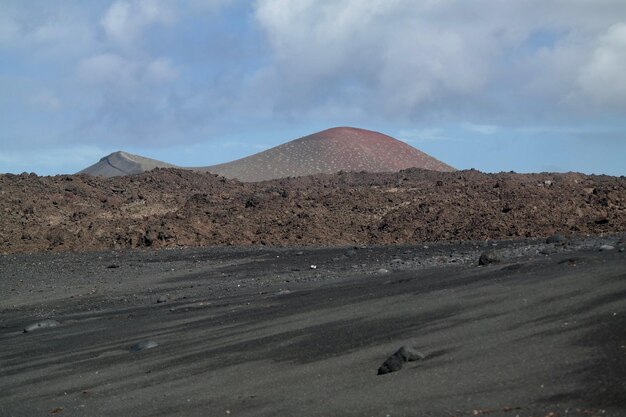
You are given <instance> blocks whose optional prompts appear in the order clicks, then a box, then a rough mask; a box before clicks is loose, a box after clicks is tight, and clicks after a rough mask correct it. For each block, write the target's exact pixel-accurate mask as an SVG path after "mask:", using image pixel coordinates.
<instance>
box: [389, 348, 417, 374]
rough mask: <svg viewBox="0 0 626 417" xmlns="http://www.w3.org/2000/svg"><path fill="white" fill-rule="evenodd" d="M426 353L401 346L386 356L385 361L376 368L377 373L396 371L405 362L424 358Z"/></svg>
mask: <svg viewBox="0 0 626 417" xmlns="http://www.w3.org/2000/svg"><path fill="white" fill-rule="evenodd" d="M425 358H426V355H424V354H422V353H420V352H417V351H416V350H414V349H412V348H410V347H407V346H402V347H401V348H400V349H398V350H397V351H396V352H395V353H394V354H393V355H391V356H390V357H388V358H387V360H386V361H385V362H383V364H382V365H381V366H380V368H378V375H384V374H388V373H391V372H396V371H399V370H400V369H402V366H403V365H404V363H405V362H412V361H418V360H422V359H425Z"/></svg>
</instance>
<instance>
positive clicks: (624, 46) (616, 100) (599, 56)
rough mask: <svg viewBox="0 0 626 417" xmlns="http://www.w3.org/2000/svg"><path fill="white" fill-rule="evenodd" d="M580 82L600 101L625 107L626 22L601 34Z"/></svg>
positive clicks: (583, 89)
mask: <svg viewBox="0 0 626 417" xmlns="http://www.w3.org/2000/svg"><path fill="white" fill-rule="evenodd" d="M578 82H579V83H580V87H581V88H582V91H583V92H584V93H585V94H586V95H587V96H588V97H590V98H591V99H592V100H594V102H596V103H597V104H600V105H609V106H618V107H621V108H624V109H626V23H619V24H615V25H613V26H611V27H610V28H608V30H607V31H606V33H605V34H604V35H602V36H601V37H600V39H599V40H598V42H597V45H596V47H595V48H594V50H593V53H592V54H591V57H590V59H589V61H588V62H587V63H586V65H585V66H584V67H583V68H582V69H581V71H580V75H579V78H578Z"/></svg>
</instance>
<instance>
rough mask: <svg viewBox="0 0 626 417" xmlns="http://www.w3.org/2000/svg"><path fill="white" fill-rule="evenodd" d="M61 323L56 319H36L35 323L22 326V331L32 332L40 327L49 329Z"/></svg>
mask: <svg viewBox="0 0 626 417" xmlns="http://www.w3.org/2000/svg"><path fill="white" fill-rule="evenodd" d="M60 325H61V323H59V322H58V321H56V320H42V321H38V322H37V323H33V324H31V325H28V326H26V327H25V328H24V333H30V332H34V331H35V330H41V329H49V328H51V327H58V326H60Z"/></svg>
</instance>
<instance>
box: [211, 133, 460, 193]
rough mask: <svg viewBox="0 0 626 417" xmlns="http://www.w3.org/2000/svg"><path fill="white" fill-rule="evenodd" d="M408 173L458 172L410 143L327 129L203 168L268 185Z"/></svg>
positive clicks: (368, 134)
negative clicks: (349, 174) (339, 175)
mask: <svg viewBox="0 0 626 417" xmlns="http://www.w3.org/2000/svg"><path fill="white" fill-rule="evenodd" d="M406 168H422V169H429V170H433V171H454V168H452V167H451V166H449V165H446V164H444V163H443V162H441V161H439V160H437V159H435V158H433V157H431V156H429V155H427V154H425V153H424V152H422V151H420V150H418V149H416V148H414V147H412V146H410V145H407V144H406V143H404V142H401V141H399V140H397V139H394V138H392V137H390V136H387V135H383V134H382V133H378V132H373V131H371V130H365V129H357V128H352V127H336V128H332V129H328V130H324V131H322V132H318V133H314V134H312V135H309V136H305V137H303V138H300V139H296V140H293V141H291V142H287V143H285V144H283V145H280V146H277V147H274V148H271V149H268V150H266V151H263V152H259V153H257V154H254V155H251V156H248V157H246V158H242V159H238V160H236V161H233V162H228V163H225V164H220V165H213V166H210V167H206V168H200V169H201V170H206V171H209V172H212V173H215V174H219V175H223V176H224V177H227V178H237V179H239V180H241V181H263V180H270V179H276V178H285V177H298V176H304V175H312V174H320V173H326V174H331V173H335V172H338V171H357V172H358V171H367V172H393V171H399V170H402V169H406Z"/></svg>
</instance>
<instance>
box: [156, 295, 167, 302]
mask: <svg viewBox="0 0 626 417" xmlns="http://www.w3.org/2000/svg"><path fill="white" fill-rule="evenodd" d="M156 302H157V304H161V303H165V302H167V297H165V296H164V295H160V296H159V297H158V298H157V300H156Z"/></svg>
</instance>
